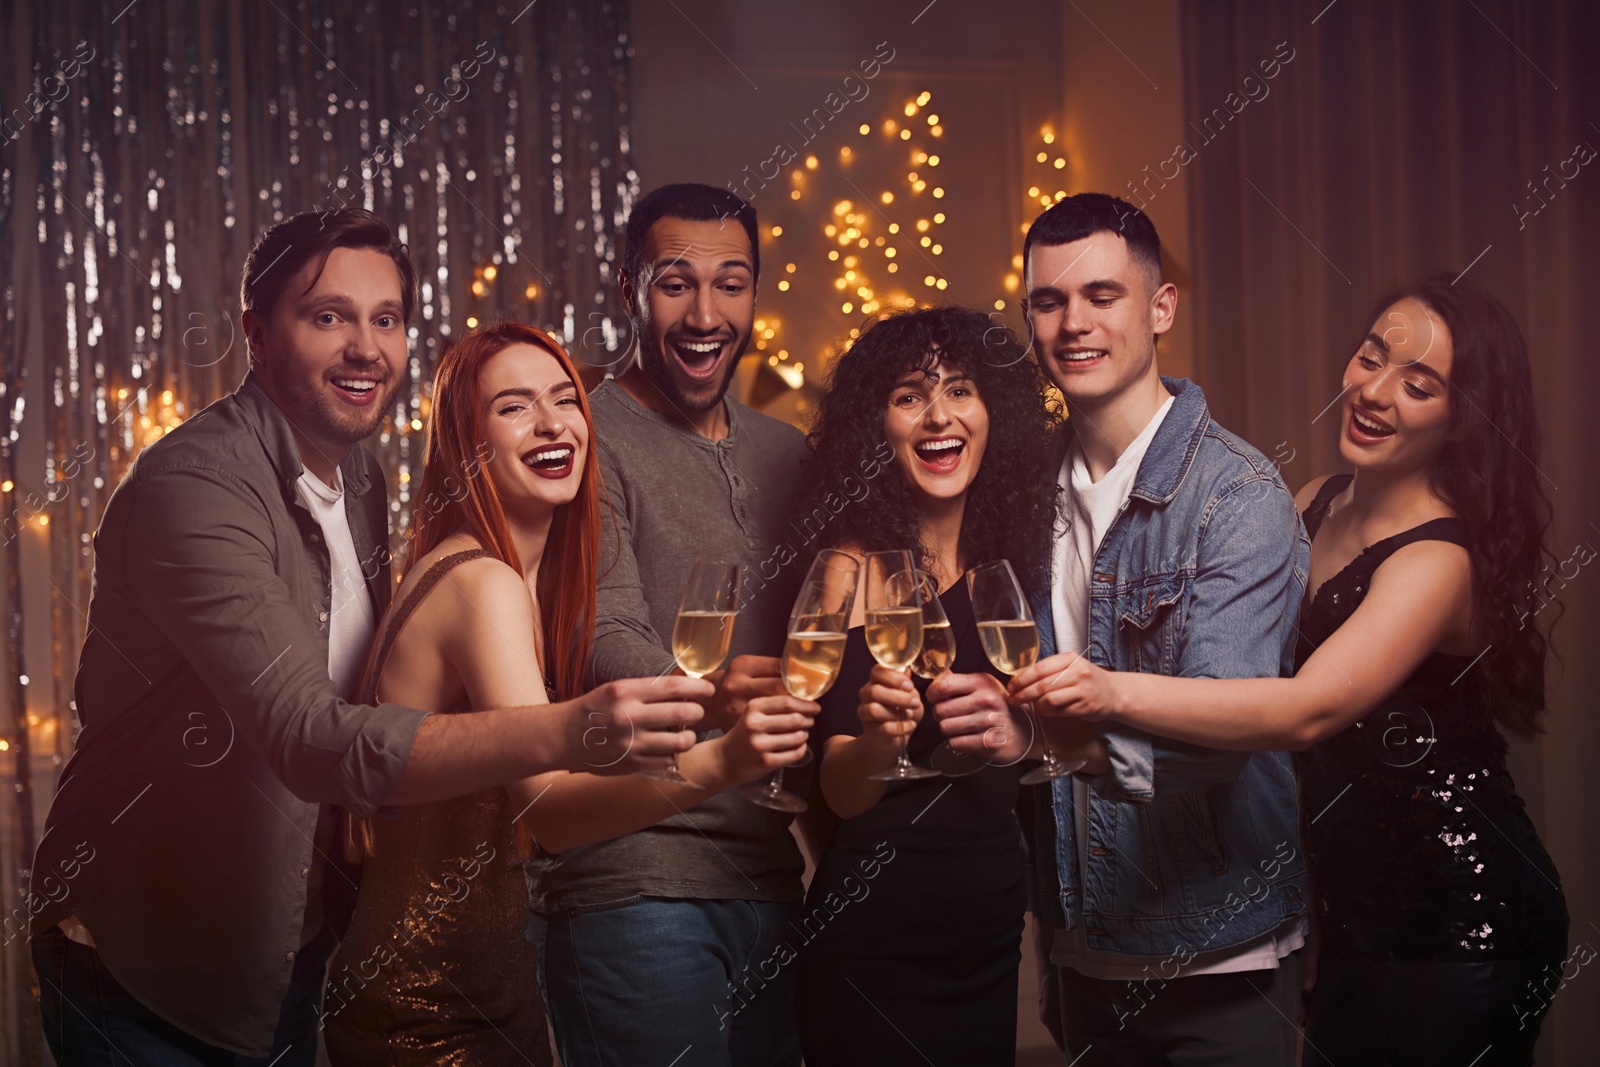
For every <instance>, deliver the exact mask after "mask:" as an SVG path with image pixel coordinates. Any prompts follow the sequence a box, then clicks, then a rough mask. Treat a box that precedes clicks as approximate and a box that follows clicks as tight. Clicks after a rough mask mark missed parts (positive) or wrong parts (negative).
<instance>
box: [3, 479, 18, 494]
mask: <svg viewBox="0 0 1600 1067" xmlns="http://www.w3.org/2000/svg"><path fill="white" fill-rule="evenodd" d="M16 487H17V483H16V482H14V481H12V480H11V479H10V478H7V479H6V480H5V481H3V482H0V493H9V492H11V490H13V489H15V488H16Z"/></svg>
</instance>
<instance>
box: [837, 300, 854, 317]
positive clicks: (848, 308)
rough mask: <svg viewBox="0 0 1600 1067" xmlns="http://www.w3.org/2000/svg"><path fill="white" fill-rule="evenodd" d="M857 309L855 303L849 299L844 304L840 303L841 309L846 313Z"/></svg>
mask: <svg viewBox="0 0 1600 1067" xmlns="http://www.w3.org/2000/svg"><path fill="white" fill-rule="evenodd" d="M855 309H856V306H855V305H854V304H852V303H851V302H850V301H848V300H846V301H845V302H844V303H843V304H841V305H839V310H840V311H843V312H844V313H845V314H846V315H848V314H850V312H852V311H854V310H855Z"/></svg>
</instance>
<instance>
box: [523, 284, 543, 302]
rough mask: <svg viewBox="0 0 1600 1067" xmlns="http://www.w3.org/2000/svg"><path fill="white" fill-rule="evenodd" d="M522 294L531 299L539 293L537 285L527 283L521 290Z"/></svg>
mask: <svg viewBox="0 0 1600 1067" xmlns="http://www.w3.org/2000/svg"><path fill="white" fill-rule="evenodd" d="M522 295H523V296H525V297H527V298H528V299H529V300H532V299H533V298H534V297H536V296H538V295H539V287H538V286H537V285H529V286H528V287H527V288H526V289H524V290H523V291H522Z"/></svg>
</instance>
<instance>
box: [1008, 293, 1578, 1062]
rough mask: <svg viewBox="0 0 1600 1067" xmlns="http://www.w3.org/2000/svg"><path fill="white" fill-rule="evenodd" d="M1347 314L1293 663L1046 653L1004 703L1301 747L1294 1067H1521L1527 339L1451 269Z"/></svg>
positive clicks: (1527, 1051) (1549, 950) (1529, 1016)
mask: <svg viewBox="0 0 1600 1067" xmlns="http://www.w3.org/2000/svg"><path fill="white" fill-rule="evenodd" d="M1368 322H1369V326H1368V329H1367V331H1366V334H1365V336H1364V338H1363V339H1362V341H1361V343H1360V344H1359V346H1358V347H1357V349H1356V352H1355V355H1354V356H1352V357H1351V359H1350V363H1349V365H1348V367H1346V369H1345V376H1344V393H1343V405H1342V413H1343V416H1344V419H1343V425H1342V428H1341V432H1340V436H1339V452H1340V455H1341V456H1342V457H1343V459H1344V460H1345V462H1346V463H1348V464H1349V465H1350V466H1351V467H1353V468H1355V471H1354V473H1353V474H1336V475H1333V476H1331V477H1327V478H1321V479H1318V480H1316V481H1313V482H1312V483H1311V484H1310V485H1307V486H1306V487H1305V488H1304V489H1303V490H1301V492H1300V497H1299V501H1298V502H1299V504H1300V506H1301V507H1302V508H1303V509H1304V516H1305V525H1306V529H1307V531H1308V532H1309V533H1310V534H1311V536H1312V542H1311V582H1310V586H1309V589H1310V590H1311V591H1313V594H1314V595H1312V596H1308V597H1307V599H1306V601H1305V605H1304V607H1303V609H1302V614H1301V620H1300V631H1301V639H1300V646H1299V649H1298V652H1297V654H1296V657H1295V658H1296V665H1297V673H1296V674H1295V676H1294V677H1293V678H1266V679H1249V680H1219V679H1198V678H1164V677H1158V676H1155V675H1148V674H1121V673H1112V672H1107V671H1104V670H1101V669H1100V668H1098V667H1095V666H1094V665H1093V664H1091V663H1090V662H1089V660H1088V659H1087V658H1080V657H1073V656H1072V655H1071V654H1070V650H1067V651H1066V653H1065V654H1063V655H1060V656H1056V657H1051V658H1050V659H1047V660H1045V661H1043V662H1041V663H1039V664H1037V665H1035V666H1034V667H1033V668H1030V669H1029V670H1028V671H1025V672H1023V673H1022V674H1020V675H1018V676H1017V678H1016V681H1015V683H1014V684H1013V699H1014V700H1016V701H1023V700H1034V701H1035V702H1036V706H1037V707H1038V709H1039V711H1041V712H1042V713H1045V714H1065V715H1073V716H1077V717H1079V718H1081V719H1086V720H1091V721H1093V720H1110V721H1113V722H1117V723H1122V724H1126V725H1129V726H1134V727H1137V728H1140V729H1143V730H1147V731H1149V732H1151V733H1156V734H1162V735H1165V736H1167V737H1172V738H1176V739H1178V740H1181V741H1188V742H1191V743H1194V744H1200V745H1207V746H1211V747H1215V748H1224V749H1269V750H1271V749H1295V750H1299V751H1300V755H1299V757H1298V758H1297V761H1296V762H1297V764H1298V767H1299V771H1300V781H1301V787H1302V790H1303V794H1304V809H1303V810H1304V812H1305V814H1306V816H1307V818H1308V819H1309V821H1308V822H1307V824H1306V830H1305V834H1306V845H1307V847H1308V850H1309V853H1310V858H1311V870H1312V877H1313V882H1314V883H1315V886H1316V892H1317V898H1318V906H1319V912H1320V914H1321V919H1322V923H1321V938H1322V946H1321V955H1320V960H1319V962H1318V966H1317V976H1316V987H1315V990H1314V993H1313V996H1312V1001H1311V1014H1310V1020H1309V1026H1308V1028H1307V1031H1306V1043H1307V1046H1308V1048H1307V1050H1306V1062H1307V1063H1308V1064H1311V1063H1315V1064H1322V1063H1325V1062H1332V1063H1340V1064H1344V1063H1373V1064H1379V1063H1406V1064H1410V1063H1469V1062H1474V1063H1482V1064H1531V1063H1532V1062H1533V1046H1534V1041H1535V1039H1536V1038H1537V1037H1538V1033H1539V1023H1540V1020H1541V1018H1542V1016H1543V1014H1544V1012H1545V1009H1546V1008H1548V1007H1549V1000H1548V997H1547V996H1546V995H1545V994H1544V993H1543V991H1542V989H1540V987H1539V986H1538V985H1537V983H1536V980H1537V979H1540V978H1542V977H1544V976H1545V971H1546V969H1547V968H1551V967H1554V968H1555V969H1556V970H1559V968H1560V965H1561V961H1562V959H1563V957H1564V956H1565V954H1566V952H1565V950H1566V936H1567V910H1566V902H1565V899H1564V897H1563V895H1562V892H1561V886H1560V879H1559V877H1558V875H1557V874H1556V870H1555V866H1554V864H1552V863H1551V861H1550V857H1549V855H1548V854H1547V853H1546V852H1545V850H1544V847H1543V845H1542V844H1540V841H1539V836H1538V833H1537V832H1536V831H1535V830H1534V827H1533V823H1532V821H1531V820H1530V819H1529V818H1528V815H1527V812H1526V811H1525V810H1524V807H1523V803H1522V800H1521V798H1520V797H1519V796H1518V795H1517V793H1516V790H1515V788H1514V786H1513V785H1512V782H1511V777H1510V775H1508V774H1507V773H1506V762H1505V757H1506V741H1505V738H1504V736H1503V734H1502V731H1505V730H1509V731H1511V732H1512V733H1516V734H1520V735H1522V736H1529V735H1531V734H1533V733H1535V732H1536V731H1537V730H1538V723H1539V717H1540V715H1541V713H1542V712H1543V710H1544V699H1545V693H1544V666H1545V652H1546V641H1545V638H1544V636H1543V635H1542V633H1541V631H1540V628H1539V626H1538V625H1537V622H1538V621H1540V620H1536V619H1535V618H1534V616H1535V615H1536V614H1537V607H1538V601H1537V600H1536V599H1535V598H1536V597H1537V592H1536V589H1537V582H1538V580H1539V578H1540V571H1541V566H1542V565H1543V563H1544V561H1545V560H1546V559H1547V558H1549V554H1548V552H1547V551H1546V549H1545V546H1544V542H1545V534H1546V530H1547V528H1548V526H1549V522H1550V503H1549V501H1548V500H1547V499H1546V497H1545V495H1544V490H1543V487H1542V485H1541V482H1542V481H1543V480H1544V479H1543V476H1542V474H1541V473H1540V471H1539V468H1538V462H1539V427H1538V421H1537V419H1536V417H1535V414H1534V405H1533V384H1532V377H1531V374H1530V371H1529V365H1528V354H1527V348H1526V346H1525V345H1524V343H1523V339H1522V332H1521V331H1520V330H1519V329H1518V328H1517V324H1516V321H1515V320H1514V319H1513V318H1512V316H1511V313H1510V312H1509V311H1507V310H1506V308H1505V307H1504V305H1502V304H1501V303H1500V302H1499V301H1498V300H1496V299H1494V298H1493V297H1491V296H1489V295H1488V294H1486V293H1482V292H1479V291H1477V290H1474V289H1473V288H1472V287H1471V286H1469V285H1466V284H1452V283H1451V281H1450V279H1449V276H1448V275H1439V276H1435V277H1432V278H1427V279H1424V280H1423V281H1421V282H1418V283H1417V284H1414V285H1410V286H1407V287H1405V288H1403V289H1401V290H1399V291H1398V292H1395V293H1393V294H1391V295H1390V296H1388V297H1386V298H1385V299H1384V300H1382V301H1381V302H1380V303H1379V304H1378V305H1377V308H1376V311H1375V313H1374V314H1373V315H1372V317H1371V318H1369V319H1368ZM1530 991H1531V992H1530ZM1491 1050H1492V1051H1491ZM1486 1054H1487V1055H1486Z"/></svg>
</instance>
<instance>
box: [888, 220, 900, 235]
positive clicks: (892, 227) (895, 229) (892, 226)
mask: <svg viewBox="0 0 1600 1067" xmlns="http://www.w3.org/2000/svg"><path fill="white" fill-rule="evenodd" d="M889 232H890V233H899V232H900V224H899V223H898V222H891V223H889Z"/></svg>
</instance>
